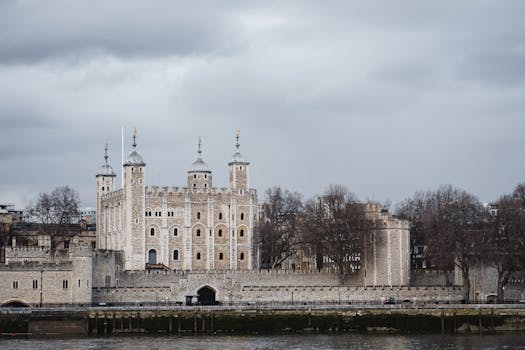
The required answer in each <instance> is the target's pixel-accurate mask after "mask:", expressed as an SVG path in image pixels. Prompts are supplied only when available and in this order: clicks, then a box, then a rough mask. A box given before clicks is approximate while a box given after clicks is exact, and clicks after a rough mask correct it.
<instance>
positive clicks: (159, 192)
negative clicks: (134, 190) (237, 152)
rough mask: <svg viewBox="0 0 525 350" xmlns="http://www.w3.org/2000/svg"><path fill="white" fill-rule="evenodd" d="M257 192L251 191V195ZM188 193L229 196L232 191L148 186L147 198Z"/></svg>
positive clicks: (209, 188)
mask: <svg viewBox="0 0 525 350" xmlns="http://www.w3.org/2000/svg"><path fill="white" fill-rule="evenodd" d="M252 191H255V190H253V189H252V190H250V193H251V192H252ZM188 193H207V194H211V195H227V194H230V193H231V191H230V190H229V189H228V188H227V187H208V188H196V189H189V188H188V187H178V186H173V187H169V186H146V196H149V197H168V196H174V195H181V194H188Z"/></svg>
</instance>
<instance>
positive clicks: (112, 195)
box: [101, 188, 124, 200]
mask: <svg viewBox="0 0 525 350" xmlns="http://www.w3.org/2000/svg"><path fill="white" fill-rule="evenodd" d="M123 195H124V190H123V189H122V188H121V189H118V190H116V191H113V192H109V193H106V194H103V195H102V197H101V198H102V200H107V199H112V198H117V197H123Z"/></svg>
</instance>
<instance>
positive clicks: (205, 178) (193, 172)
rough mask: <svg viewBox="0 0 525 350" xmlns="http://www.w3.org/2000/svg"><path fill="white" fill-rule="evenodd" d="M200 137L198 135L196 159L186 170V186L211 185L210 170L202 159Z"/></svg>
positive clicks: (197, 187)
mask: <svg viewBox="0 0 525 350" xmlns="http://www.w3.org/2000/svg"><path fill="white" fill-rule="evenodd" d="M201 145H202V143H201V138H200V137H199V148H198V150H197V160H196V161H194V162H193V164H192V165H191V168H190V170H188V188H190V189H193V190H194V189H201V188H211V187H212V182H211V180H212V175H211V170H210V169H209V168H208V164H206V162H205V161H203V160H202V149H201Z"/></svg>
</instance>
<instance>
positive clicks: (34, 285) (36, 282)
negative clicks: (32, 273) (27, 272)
mask: <svg viewBox="0 0 525 350" xmlns="http://www.w3.org/2000/svg"><path fill="white" fill-rule="evenodd" d="M33 289H38V280H33Z"/></svg>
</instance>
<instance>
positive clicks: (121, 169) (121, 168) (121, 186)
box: [120, 127, 124, 188]
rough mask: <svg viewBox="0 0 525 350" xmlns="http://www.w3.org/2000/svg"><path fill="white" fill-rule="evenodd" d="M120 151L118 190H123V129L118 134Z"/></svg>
mask: <svg viewBox="0 0 525 350" xmlns="http://www.w3.org/2000/svg"><path fill="white" fill-rule="evenodd" d="M120 150H121V162H120V188H124V127H122V129H121V133H120Z"/></svg>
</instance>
